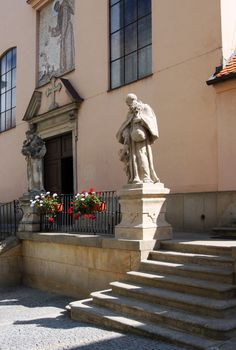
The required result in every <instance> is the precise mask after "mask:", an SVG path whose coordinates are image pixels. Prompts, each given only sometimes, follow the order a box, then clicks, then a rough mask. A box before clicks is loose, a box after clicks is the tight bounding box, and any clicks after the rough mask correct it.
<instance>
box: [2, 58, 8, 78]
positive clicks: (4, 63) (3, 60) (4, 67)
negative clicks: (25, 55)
mask: <svg viewBox="0 0 236 350" xmlns="http://www.w3.org/2000/svg"><path fill="white" fill-rule="evenodd" d="M6 62H7V56H6V55H5V56H3V57H2V59H1V74H4V73H6Z"/></svg>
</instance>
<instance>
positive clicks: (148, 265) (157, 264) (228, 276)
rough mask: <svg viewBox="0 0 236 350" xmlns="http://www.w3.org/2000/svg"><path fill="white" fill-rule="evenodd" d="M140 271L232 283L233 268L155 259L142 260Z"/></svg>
mask: <svg viewBox="0 0 236 350" xmlns="http://www.w3.org/2000/svg"><path fill="white" fill-rule="evenodd" d="M140 270H141V271H148V272H149V271H150V272H151V271H152V272H156V273H159V272H161V273H169V274H172V275H179V276H185V277H190V278H197V279H202V280H209V281H216V282H224V283H230V284H233V280H234V274H233V269H230V268H227V269H219V268H216V267H215V268H214V267H208V266H206V267H205V266H200V265H196V264H177V263H170V262H163V261H155V260H142V261H141V264H140Z"/></svg>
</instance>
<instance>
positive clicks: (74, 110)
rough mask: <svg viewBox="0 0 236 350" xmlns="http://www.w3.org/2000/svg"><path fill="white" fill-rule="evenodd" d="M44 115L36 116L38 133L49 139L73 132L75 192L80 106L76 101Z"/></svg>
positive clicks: (75, 186) (76, 187)
mask: <svg viewBox="0 0 236 350" xmlns="http://www.w3.org/2000/svg"><path fill="white" fill-rule="evenodd" d="M47 114H49V115H50V117H49V116H47V115H44V118H42V116H41V118H39V117H36V118H35V122H36V124H37V133H38V135H39V136H40V137H41V138H42V139H44V140H47V139H49V138H53V137H57V136H61V135H63V134H67V133H69V132H71V133H72V156H73V179H74V184H73V187H74V193H77V190H78V171H77V164H78V163H77V162H78V160H77V155H78V153H77V144H78V118H77V117H78V106H77V105H76V104H75V103H72V104H71V105H67V106H64V107H61V108H57V109H55V110H51V111H50V112H48V113H47Z"/></svg>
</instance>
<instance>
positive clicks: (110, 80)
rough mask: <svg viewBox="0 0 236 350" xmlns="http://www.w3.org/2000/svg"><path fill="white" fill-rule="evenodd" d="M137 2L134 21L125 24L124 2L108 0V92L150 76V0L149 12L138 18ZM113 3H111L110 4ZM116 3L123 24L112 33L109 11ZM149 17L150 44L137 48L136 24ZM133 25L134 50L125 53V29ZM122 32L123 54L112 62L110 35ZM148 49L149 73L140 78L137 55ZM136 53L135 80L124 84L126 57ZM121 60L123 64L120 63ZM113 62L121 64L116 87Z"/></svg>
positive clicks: (122, 0)
mask: <svg viewBox="0 0 236 350" xmlns="http://www.w3.org/2000/svg"><path fill="white" fill-rule="evenodd" d="M138 1H139V0H137V2H136V13H137V15H136V19H135V20H133V21H131V22H129V23H127V24H125V0H108V7H109V90H108V91H111V90H115V89H118V88H121V87H122V86H126V85H129V84H132V83H134V82H137V81H139V80H142V79H145V78H147V77H150V76H152V74H153V73H152V67H153V65H152V0H150V3H151V6H150V11H149V12H147V13H146V14H144V15H142V16H140V17H139V15H138ZM112 2H113V3H112ZM118 3H122V17H123V24H122V26H120V27H119V29H117V30H114V31H113V32H112V29H111V26H112V16H111V9H112V7H113V6H116V5H117V4H118ZM149 16H150V27H151V29H150V33H151V37H150V42H149V43H148V44H146V45H144V46H140V47H139V46H138V41H139V30H138V24H139V22H140V21H141V20H143V19H144V18H148V17H149ZM132 24H135V25H136V49H135V50H132V51H130V52H128V53H125V28H127V27H128V26H130V25H132ZM122 31H123V38H122V46H123V53H122V54H121V55H120V56H119V57H118V58H115V59H113V60H112V35H114V34H115V33H118V32H122ZM147 47H150V49H151V60H150V73H147V74H145V75H142V76H140V75H139V53H140V52H141V50H143V49H145V48H147ZM135 53H136V66H137V67H136V76H137V78H136V79H134V80H131V81H128V82H126V74H125V58H126V57H128V56H131V55H132V54H135ZM122 60H123V62H122ZM114 62H121V64H122V65H123V72H122V78H123V79H122V81H121V84H120V85H117V86H114V87H113V86H112V63H114Z"/></svg>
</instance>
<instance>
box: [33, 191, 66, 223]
mask: <svg viewBox="0 0 236 350" xmlns="http://www.w3.org/2000/svg"><path fill="white" fill-rule="evenodd" d="M30 206H31V207H35V208H37V209H39V211H40V213H41V214H45V215H46V217H47V219H48V221H49V222H54V221H55V218H56V216H57V214H58V213H60V212H62V211H63V204H62V203H60V201H59V197H58V195H57V194H56V193H54V194H52V195H51V194H50V192H46V193H41V194H40V195H37V196H35V198H34V199H31V200H30Z"/></svg>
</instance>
